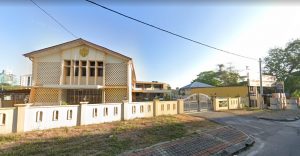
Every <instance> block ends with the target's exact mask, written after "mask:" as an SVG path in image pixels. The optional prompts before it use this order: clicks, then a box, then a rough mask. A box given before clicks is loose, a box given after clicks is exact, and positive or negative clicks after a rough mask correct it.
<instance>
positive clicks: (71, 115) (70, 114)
mask: <svg viewBox="0 0 300 156" xmlns="http://www.w3.org/2000/svg"><path fill="white" fill-rule="evenodd" d="M72 117H73V111H72V110H71V109H70V110H68V112H67V120H72Z"/></svg>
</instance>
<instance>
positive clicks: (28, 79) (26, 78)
mask: <svg viewBox="0 0 300 156" xmlns="http://www.w3.org/2000/svg"><path fill="white" fill-rule="evenodd" d="M20 86H21V87H26V88H29V87H31V86H32V75H31V74H28V75H21V76H20Z"/></svg>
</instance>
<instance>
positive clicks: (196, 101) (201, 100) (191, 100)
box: [184, 94, 212, 112]
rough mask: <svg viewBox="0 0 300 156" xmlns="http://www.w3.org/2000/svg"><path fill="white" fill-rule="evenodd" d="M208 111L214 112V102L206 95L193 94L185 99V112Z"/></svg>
mask: <svg viewBox="0 0 300 156" xmlns="http://www.w3.org/2000/svg"><path fill="white" fill-rule="evenodd" d="M207 110H212V101H211V98H210V97H209V96H207V95H205V94H192V95H190V96H188V97H187V98H185V99H184V111H187V112H197V111H198V112H199V111H207Z"/></svg>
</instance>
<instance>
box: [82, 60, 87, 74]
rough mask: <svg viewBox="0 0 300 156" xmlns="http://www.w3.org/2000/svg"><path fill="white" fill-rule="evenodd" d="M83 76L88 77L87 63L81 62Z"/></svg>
mask: <svg viewBox="0 0 300 156" xmlns="http://www.w3.org/2000/svg"><path fill="white" fill-rule="evenodd" d="M81 76H86V61H81Z"/></svg>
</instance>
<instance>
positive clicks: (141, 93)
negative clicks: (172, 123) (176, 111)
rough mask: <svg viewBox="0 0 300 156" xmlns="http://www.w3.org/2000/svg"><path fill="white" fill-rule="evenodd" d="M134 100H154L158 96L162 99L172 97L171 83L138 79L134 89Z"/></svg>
mask: <svg viewBox="0 0 300 156" xmlns="http://www.w3.org/2000/svg"><path fill="white" fill-rule="evenodd" d="M132 98H133V101H152V100H153V99H155V98H157V99H160V100H170V99H171V88H170V85H168V84H166V83H162V82H157V81H152V82H145V81H137V82H136V83H135V84H134V87H133V90H132Z"/></svg>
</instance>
